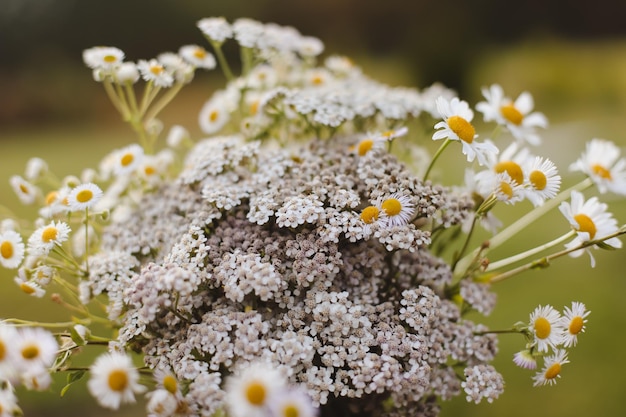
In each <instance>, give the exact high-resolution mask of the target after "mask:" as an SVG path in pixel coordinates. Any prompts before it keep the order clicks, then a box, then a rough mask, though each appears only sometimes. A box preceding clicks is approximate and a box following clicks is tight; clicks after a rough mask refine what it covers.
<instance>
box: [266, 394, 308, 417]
mask: <svg viewBox="0 0 626 417" xmlns="http://www.w3.org/2000/svg"><path fill="white" fill-rule="evenodd" d="M268 408H269V410H270V413H271V415H272V416H274V417H294V416H297V417H315V416H317V415H318V412H319V408H317V407H314V406H313V404H312V402H311V398H310V397H309V396H308V395H307V393H306V392H305V391H304V390H302V389H294V388H292V389H286V390H281V391H279V392H278V393H277V394H276V395H274V396H273V397H272V398H270V400H269V404H268Z"/></svg>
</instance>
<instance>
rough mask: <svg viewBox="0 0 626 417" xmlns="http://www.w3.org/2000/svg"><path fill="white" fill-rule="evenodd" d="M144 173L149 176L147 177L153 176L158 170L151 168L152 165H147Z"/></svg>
mask: <svg viewBox="0 0 626 417" xmlns="http://www.w3.org/2000/svg"><path fill="white" fill-rule="evenodd" d="M143 172H144V173H145V174H146V175H147V176H151V175H154V173H155V172H156V169H155V168H154V167H153V166H151V165H146V166H145V167H144V169H143Z"/></svg>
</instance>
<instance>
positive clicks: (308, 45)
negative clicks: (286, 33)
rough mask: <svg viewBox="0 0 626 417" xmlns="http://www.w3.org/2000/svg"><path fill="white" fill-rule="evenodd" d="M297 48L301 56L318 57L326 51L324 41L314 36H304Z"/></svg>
mask: <svg viewBox="0 0 626 417" xmlns="http://www.w3.org/2000/svg"><path fill="white" fill-rule="evenodd" d="M296 49H297V51H298V53H299V54H300V55H301V56H304V57H316V56H318V55H319V54H321V53H322V52H323V51H324V43H323V42H322V41H321V40H319V39H318V38H315V37H313V36H302V37H300V38H299V39H298V42H297V45H296Z"/></svg>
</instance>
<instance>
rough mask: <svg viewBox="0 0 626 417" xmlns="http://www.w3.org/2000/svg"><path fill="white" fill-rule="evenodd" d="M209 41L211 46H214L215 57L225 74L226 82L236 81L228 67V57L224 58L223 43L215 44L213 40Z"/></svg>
mask: <svg viewBox="0 0 626 417" xmlns="http://www.w3.org/2000/svg"><path fill="white" fill-rule="evenodd" d="M207 39H208V40H209V42H210V43H211V46H213V50H214V51H215V56H216V57H217V61H218V62H219V63H220V67H221V68H222V72H223V73H224V76H225V77H226V80H227V81H232V80H234V79H235V76H234V75H233V72H232V71H231V69H230V65H228V61H227V60H226V57H225V56H224V51H222V43H221V42H215V41H214V40H212V39H211V38H207Z"/></svg>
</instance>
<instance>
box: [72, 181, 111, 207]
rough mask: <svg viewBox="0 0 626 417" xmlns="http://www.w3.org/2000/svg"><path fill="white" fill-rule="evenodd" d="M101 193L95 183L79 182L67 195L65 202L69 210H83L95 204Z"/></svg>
mask: <svg viewBox="0 0 626 417" xmlns="http://www.w3.org/2000/svg"><path fill="white" fill-rule="evenodd" d="M102 195H103V193H102V190H101V189H100V187H98V186H97V185H96V184H94V183H86V184H80V185H78V186H76V187H74V188H73V189H72V191H71V192H70V194H69V195H68V196H67V203H68V205H69V207H70V210H71V211H83V210H86V209H88V208H92V207H93V206H94V205H95V204H97V203H98V201H100V199H101V198H102Z"/></svg>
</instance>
